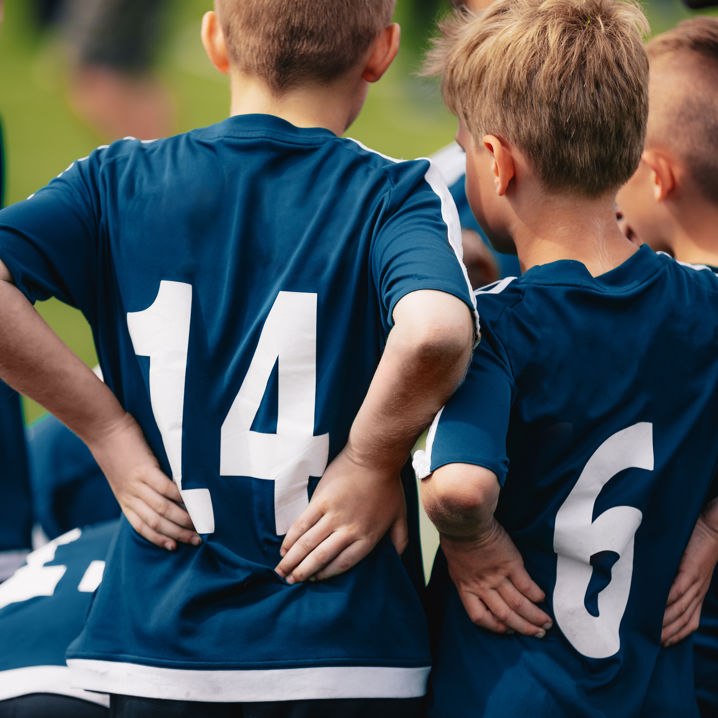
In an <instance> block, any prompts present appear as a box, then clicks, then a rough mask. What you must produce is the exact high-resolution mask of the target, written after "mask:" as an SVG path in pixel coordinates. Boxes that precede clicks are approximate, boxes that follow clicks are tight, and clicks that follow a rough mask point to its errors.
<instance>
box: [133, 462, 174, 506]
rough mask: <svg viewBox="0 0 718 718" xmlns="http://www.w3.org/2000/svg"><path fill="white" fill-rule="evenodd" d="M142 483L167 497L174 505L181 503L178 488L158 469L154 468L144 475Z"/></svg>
mask: <svg viewBox="0 0 718 718" xmlns="http://www.w3.org/2000/svg"><path fill="white" fill-rule="evenodd" d="M143 478H144V483H145V484H147V485H148V486H150V487H152V488H153V489H154V490H155V491H156V492H157V493H158V494H162V496H165V497H167V498H168V499H170V500H171V501H174V502H175V503H178V504H181V503H182V494H180V490H179V486H177V484H176V483H175V482H174V481H172V479H170V478H169V476H167V475H166V474H165V473H164V472H163V471H162V470H161V469H160V468H158V467H156V466H154V467H152V468H151V469H150V470H148V471H146V472H145V474H144V477H143Z"/></svg>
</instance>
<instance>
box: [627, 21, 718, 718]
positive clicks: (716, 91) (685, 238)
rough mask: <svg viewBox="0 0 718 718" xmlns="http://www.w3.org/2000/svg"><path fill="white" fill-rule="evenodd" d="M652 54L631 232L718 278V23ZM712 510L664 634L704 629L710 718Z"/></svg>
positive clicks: (704, 700)
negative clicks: (643, 140) (646, 121)
mask: <svg viewBox="0 0 718 718" xmlns="http://www.w3.org/2000/svg"><path fill="white" fill-rule="evenodd" d="M646 50H647V52H648V58H649V61H650V66H651V75H650V81H649V97H650V111H649V113H648V127H647V133H646V142H645V145H644V151H643V155H642V158H641V164H640V165H639V167H638V169H637V170H636V173H635V174H634V175H633V177H632V178H631V179H630V180H629V181H628V183H627V184H626V185H625V186H624V187H623V188H622V189H621V191H620V192H619V193H618V204H619V208H620V210H621V212H622V213H623V221H624V223H625V225H626V226H625V229H626V232H627V233H628V235H629V236H631V237H635V239H636V240H637V241H639V242H645V243H647V244H649V245H650V246H652V247H654V248H656V249H663V250H666V251H668V252H670V253H671V254H672V255H673V256H674V257H675V258H676V259H677V260H679V261H681V262H688V263H691V264H694V265H696V267H697V269H698V271H708V270H706V269H705V267H706V266H707V267H708V268H709V270H713V271H718V270H717V269H716V268H717V267H718V232H717V231H716V227H718V139H717V136H716V131H715V117H716V116H718V19H716V18H712V17H696V18H692V19H690V20H685V21H684V22H681V23H679V24H678V25H677V26H676V27H675V28H674V29H673V30H670V31H669V32H666V33H663V34H662V35H658V36H656V37H655V38H653V39H652V40H651V41H650V42H649V43H648V44H647V46H646ZM677 128H680V131H677ZM701 267H702V268H703V269H702V270H701ZM711 509H712V511H713V512H714V513H718V502H715V501H714V502H713V504H712V505H710V506H708V507H707V508H706V516H705V517H702V518H701V519H699V521H698V523H697V525H696V529H695V531H694V534H693V537H692V539H691V541H690V543H689V544H688V548H687V549H686V553H685V555H684V558H683V560H682V562H681V567H680V569H679V572H678V576H677V577H676V580H675V582H674V585H673V588H672V590H671V595H670V596H669V603H668V608H667V610H666V617H665V621H664V631H663V634H664V635H663V639H664V642H666V643H668V644H671V643H675V642H677V641H679V640H681V639H682V638H683V637H685V636H686V635H687V634H689V633H690V632H692V631H694V630H695V629H696V628H698V631H697V632H696V633H695V634H694V636H693V642H694V646H695V653H694V663H695V671H696V690H697V697H698V705H699V708H700V710H701V714H702V715H704V716H713V715H716V713H718V578H716V576H715V574H713V583H712V584H710V577H711V575H712V573H713V566H714V565H715V563H716V558H718V534H716V532H715V531H714V530H713V529H712V526H714V525H716V523H717V522H716V521H715V519H713V520H711V516H710V513H709V512H710V510H711ZM709 585H710V588H709ZM706 591H707V594H706ZM704 597H705V601H704ZM699 620H700V627H699Z"/></svg>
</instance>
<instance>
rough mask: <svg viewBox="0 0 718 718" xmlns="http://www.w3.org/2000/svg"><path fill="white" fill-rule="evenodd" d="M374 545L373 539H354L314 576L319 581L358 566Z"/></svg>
mask: <svg viewBox="0 0 718 718" xmlns="http://www.w3.org/2000/svg"><path fill="white" fill-rule="evenodd" d="M373 547H374V544H373V543H372V542H371V541H354V543H351V544H349V546H347V547H346V548H345V549H344V550H343V551H342V552H341V553H339V554H337V556H336V557H335V558H334V559H333V560H331V561H330V562H329V563H328V564H327V565H326V566H325V567H324V568H323V569H321V570H320V571H318V572H317V573H316V575H315V576H314V578H316V579H317V580H318V581H323V580H324V579H327V578H331V577H332V576H338V575H339V574H341V573H345V572H346V571H348V570H349V569H350V568H352V567H353V566H356V565H357V564H358V563H359V561H361V560H362V559H363V558H364V556H366V555H367V554H368V553H369V551H371V549H372V548H373Z"/></svg>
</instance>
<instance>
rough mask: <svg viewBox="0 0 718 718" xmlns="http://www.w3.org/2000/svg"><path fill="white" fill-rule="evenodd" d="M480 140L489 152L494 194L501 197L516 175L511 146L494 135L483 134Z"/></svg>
mask: <svg viewBox="0 0 718 718" xmlns="http://www.w3.org/2000/svg"><path fill="white" fill-rule="evenodd" d="M481 141H482V142H483V143H484V147H485V148H486V149H487V150H488V151H489V152H490V153H491V173H492V174H493V176H494V187H495V188H496V194H497V195H498V196H499V197H503V195H505V194H506V190H507V189H508V186H509V183H510V182H511V180H512V179H513V178H514V177H515V176H516V163H515V162H514V157H513V154H512V152H511V147H509V145H507V144H506V143H505V142H504V141H503V140H501V139H499V138H498V137H496V135H484V136H483V137H482V139H481Z"/></svg>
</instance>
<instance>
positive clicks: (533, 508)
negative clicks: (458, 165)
mask: <svg viewBox="0 0 718 718" xmlns="http://www.w3.org/2000/svg"><path fill="white" fill-rule="evenodd" d="M717 301H718V280H717V279H716V277H715V276H714V275H713V273H712V272H710V271H696V270H695V269H691V268H688V267H683V266H681V265H679V264H678V263H677V262H675V261H673V260H672V259H671V258H669V257H667V256H665V255H656V254H654V253H653V252H652V251H651V250H650V249H649V248H648V247H642V248H641V249H639V250H638V251H637V252H636V253H635V254H634V255H633V256H631V257H630V258H629V259H628V260H627V261H626V262H625V263H623V264H622V265H620V266H619V267H617V268H615V269H614V270H612V271H610V272H608V273H606V274H603V275H601V276H598V277H592V276H591V275H590V274H589V273H588V271H587V270H586V268H585V267H584V266H583V265H582V264H580V263H579V262H575V261H569V260H563V261H558V262H553V263H550V264H547V265H544V266H537V267H533V268H531V269H530V270H528V271H527V272H526V273H525V274H524V275H523V276H522V277H520V278H518V279H515V280H510V279H506V280H502V281H501V282H498V283H497V284H495V285H493V286H490V287H487V288H486V289H485V290H483V291H480V292H477V306H478V308H479V311H480V313H481V317H482V335H483V339H482V343H481V345H480V346H479V348H478V350H477V353H476V355H475V358H474V360H473V362H472V366H471V369H470V371H469V375H468V377H467V379H466V382H465V383H464V384H463V385H462V387H460V389H459V390H458V392H457V393H456V395H455V396H454V397H452V399H451V400H450V401H449V402H448V403H447V405H446V407H445V408H444V409H443V410H442V412H441V413H440V415H439V416H438V417H437V420H436V421H435V422H434V424H433V425H432V427H431V429H430V432H429V436H428V440H427V450H426V452H424V453H422V454H419V455H418V456H416V457H415V467H416V469H417V473H418V475H419V476H426V475H428V473H429V472H430V471H433V470H435V469H436V468H438V467H440V466H442V465H444V464H448V463H467V464H475V465H480V466H484V467H486V468H488V469H490V470H491V471H493V472H494V473H495V474H496V475H497V477H498V479H499V482H500V483H501V485H502V488H501V492H500V496H499V502H498V506H497V509H496V518H497V520H498V521H499V523H501V524H502V525H503V526H504V527H505V528H506V529H507V531H508V532H509V534H510V536H511V537H512V539H513V541H514V542H515V544H516V546H517V547H518V549H519V550H520V552H521V555H522V556H523V558H524V562H525V565H526V568H527V570H528V572H529V574H530V575H531V576H532V577H533V579H534V580H535V581H536V582H537V583H538V585H539V586H540V587H541V588H542V589H543V590H544V591H545V592H546V596H547V598H546V603H545V609H546V611H547V612H548V613H549V614H550V615H551V616H552V617H553V618H554V623H555V626H554V628H553V629H551V630H550V631H548V633H547V635H546V637H545V638H544V639H543V640H539V639H536V638H527V637H524V636H519V635H513V636H505V635H498V634H494V633H491V632H489V631H487V630H484V629H482V628H479V627H477V626H474V625H473V624H472V623H471V621H470V620H469V618H468V616H467V614H466V612H465V611H464V609H463V607H462V605H461V602H460V599H459V597H458V594H457V592H456V590H455V588H454V586H453V584H452V583H451V580H450V578H449V576H448V572H447V568H446V562H445V559H444V558H443V556H439V558H438V559H437V562H436V564H435V567H434V571H433V576H432V582H431V592H432V602H433V603H432V606H433V608H432V611H431V616H432V621H433V627H432V628H433V630H434V632H435V639H436V643H435V645H436V654H435V657H434V660H435V665H434V672H433V674H432V676H433V677H432V699H431V705H432V715H434V716H442V717H443V716H468V715H481V716H486V717H488V718H492V717H494V716H518V715H532V716H556V715H565V716H611V717H612V718H616V717H620V716H625V717H626V718H628V717H629V716H631V717H635V716H684V715H685V716H692V715H695V712H696V706H695V701H694V697H693V686H692V661H691V643H690V641H683V642H681V643H679V644H677V645H676V646H675V647H672V648H670V649H667V650H666V649H661V647H660V634H661V625H662V620H663V613H664V610H665V606H666V600H667V597H668V592H669V589H670V587H671V584H672V582H673V579H674V577H675V574H676V570H677V567H678V564H679V561H680V558H681V555H682V553H683V550H684V549H685V546H686V544H687V541H688V538H689V537H690V535H691V532H692V530H693V527H694V525H695V522H696V519H697V517H698V514H699V512H700V510H701V508H702V506H703V505H704V503H705V500H706V497H707V496H709V495H710V492H711V491H712V490H713V489H714V486H713V482H714V479H715V475H716V467H717V466H718V443H717V442H716V441H715V431H716V416H718V362H716V360H715V358H716V350H717V349H718V312H716V306H717V304H716V302H717Z"/></svg>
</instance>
